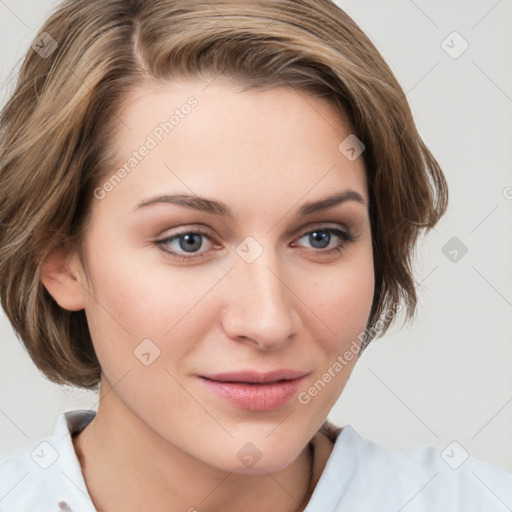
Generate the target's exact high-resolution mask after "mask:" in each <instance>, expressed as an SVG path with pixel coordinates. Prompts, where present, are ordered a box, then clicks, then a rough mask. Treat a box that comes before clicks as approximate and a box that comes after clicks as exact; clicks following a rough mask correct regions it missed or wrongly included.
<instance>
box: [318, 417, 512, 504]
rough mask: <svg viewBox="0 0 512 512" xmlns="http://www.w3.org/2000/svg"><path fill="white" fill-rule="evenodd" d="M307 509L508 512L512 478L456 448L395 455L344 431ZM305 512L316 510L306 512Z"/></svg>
mask: <svg viewBox="0 0 512 512" xmlns="http://www.w3.org/2000/svg"><path fill="white" fill-rule="evenodd" d="M315 501H316V503H315ZM311 504H312V506H313V507H315V506H316V505H317V504H318V506H319V507H320V508H318V512H319V511H320V510H322V512H325V511H332V512H345V511H353V510H357V511H358V512H366V511H368V512H370V511H374V510H388V509H389V510H401V511H402V512H408V511H414V512H423V511H425V512H436V511H439V512H440V511H443V512H452V511H453V512H491V511H493V512H499V511H506V510H508V511H510V507H512V474H511V473H509V472H508V471H506V470H505V469H502V468H500V467H498V466H494V465H492V464H488V463H486V462H483V461H481V460H479V459H477V458H475V457H472V456H470V455H469V454H468V453H467V452H466V451H465V450H464V448H463V447H462V446H461V445H460V444H458V443H452V444H450V445H448V446H447V447H434V446H414V447H411V448H408V449H404V450H395V449H391V448H386V447H384V446H381V445H379V444H377V443H375V442H373V441H370V440H368V439H364V438H362V437H361V436H360V435H359V434H358V433H357V432H356V431H355V430H354V429H353V428H352V427H351V426H350V425H347V426H345V427H343V429H342V430H341V432H339V435H338V437H337V439H336V442H335V445H334V448H333V451H332V453H331V457H330V458H329V460H328V462H327V465H326V467H325V469H324V472H323V474H322V477H321V478H320V481H319V482H318V485H317V488H316V489H315V492H314V494H313V497H312V500H311ZM308 512H317V509H315V508H309V507H308Z"/></svg>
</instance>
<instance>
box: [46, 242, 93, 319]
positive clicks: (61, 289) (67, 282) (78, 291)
mask: <svg viewBox="0 0 512 512" xmlns="http://www.w3.org/2000/svg"><path fill="white" fill-rule="evenodd" d="M41 281H42V283H43V285H44V287H45V288H46V290H47V291H48V293H49V294H50V295H51V296H52V297H53V298H54V300H55V301H56V302H57V304H58V305H59V306H60V307H61V308H64V309H67V310H69V311H79V310H81V309H84V308H85V301H84V290H83V288H82V284H81V283H80V281H79V275H78V269H77V265H76V260H75V259H74V258H71V257H70V255H69V253H68V252H67V251H66V250H65V249H63V248H61V247H56V248H54V249H53V250H52V251H51V252H50V253H49V254H48V256H47V257H46V259H45V261H44V263H43V265H42V266H41Z"/></svg>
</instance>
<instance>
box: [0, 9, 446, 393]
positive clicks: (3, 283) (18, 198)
mask: <svg viewBox="0 0 512 512" xmlns="http://www.w3.org/2000/svg"><path fill="white" fill-rule="evenodd" d="M39 40H41V41H40V43H39V45H36V44H34V45H33V48H35V49H29V51H28V53H27V54H26V56H25V58H24V61H23V63H22V66H21V68H20V71H19V75H18V81H17V84H16V87H15V89H14V92H13V94H12V96H11V97H10V98H9V100H8V102H7V103H6V105H5V107H4V109H3V110H2V113H1V115H0V190H1V201H0V246H1V247H0V295H1V303H2V307H3V308H4V310H5V312H6V314H7V316H8V318H9V320H10V322H11V324H12V326H13V329H14V331H15V333H16V335H17V336H18V337H19V338H20V339H21V341H22V342H23V344H24V345H25V347H26V349H27V351H28V353H29V355H30V357H31V358H32V360H33V361H34V363H35V364H36V366H37V367H38V368H39V370H40V371H41V372H42V373H43V375H44V376H45V377H46V378H48V379H49V380H50V381H52V382H56V383H58V384H70V385H73V386H78V387H82V388H87V389H95V388H97V387H98V385H99V381H100V376H101V367H100V364H99V362H98V359H97V357H96V354H95V351H94V348H93V344H92V340H91V337H90V332H89V329H88V325H87V321H86V317H85V312H84V311H83V310H81V311H67V310H64V309H63V308H61V307H60V306H59V305H58V304H57V303H56V301H55V300H54V299H53V298H52V297H51V295H50V294H49V293H48V291H47V290H46V289H45V287H44V286H43V284H42V282H41V278H40V269H41V265H42V263H43V262H44V259H45V257H46V256H47V255H48V253H49V252H50V251H51V250H52V249H53V248H55V247H58V246H62V247H65V248H67V249H69V250H78V249H79V248H81V247H82V246H81V243H82V241H83V235H84V232H85V228H84V226H85V224H86V220H87V218H88V214H89V212H90V209H91V205H92V200H93V191H94V188H95V187H96V186H97V184H98V183H99V182H100V180H101V179H102V178H104V177H105V176H106V175H108V174H109V173H112V169H114V168H116V167H115V166H116V165H118V162H116V153H115V147H114V145H113V134H114V133H115V127H116V122H118V121H117V119H116V113H117V112H118V111H119V110H120V109H121V108H122V106H123V105H124V104H125V102H126V101H128V100H129V97H130V93H131V92H132V91H133V90H135V89H136V88H137V87H139V86H140V85H141V84H145V83H148V84H155V83H156V84H165V83H168V82H169V81H172V80H173V79H175V78H176V79H178V78H190V79H195V78H197V79H203V78H213V77H216V76H218V75H222V77H224V78H227V79H228V80H230V81H231V82H232V83H233V84H238V85H240V86H244V87H245V89H244V90H246V89H265V88H266V89H272V88H274V87H277V86H285V87H291V88H293V89H295V90H297V91H304V92H306V93H310V94H312V95H314V96H315V97H318V98H323V99H325V100H327V101H330V102H331V104H332V105H333V107H334V108H336V109H337V110H339V112H341V113H342V114H343V115H344V118H345V119H346V120H347V121H348V123H349V126H350V128H351V130H352V132H353V134H354V135H355V136H356V137H357V138H358V139H359V140H360V141H362V142H363V144H364V152H363V154H362V158H363V159H364V164H365V169H366V175H367V183H368V194H369V214H370V225H371V230H372V249H373V254H374V271H375V291H374V296H373V302H372V305H371V310H370V315H369V318H368V323H367V331H368V333H370V334H369V335H368V336H366V338H365V339H364V340H363V342H362V344H361V351H362V350H363V349H364V348H365V347H366V346H367V344H368V343H369V341H371V340H372V339H373V338H374V337H375V334H376V333H378V335H379V336H381V335H382V334H384V333H385V332H386V331H387V329H388V327H389V326H390V325H391V323H392V322H393V321H394V319H395V316H394V315H393V314H391V315H388V314H387V312H389V311H391V310H393V309H394V310H396V309H397V304H404V305H405V306H406V308H405V312H406V315H405V318H406V319H407V320H412V318H413V316H414V314H415V309H416V305H417V295H416V285H415V281H414V276H413V268H412V264H413V251H414V248H415V245H416V242H417V239H418V236H419V234H420V233H421V232H422V230H426V231H428V230H430V229H431V228H432V227H433V226H434V225H435V224H436V223H437V221H438V220H439V218H440V217H441V216H442V215H443V214H444V212H445V210H446V207H447V201H448V191H447V184H446V180H445V177H444V176H443V173H442V170H441V169H440V167H439V165H438V163H437V161H436V160H435V158H434V157H433V155H432V154H431V153H430V151H429V150H428V148H427V147H426V145H425V144H424V142H423V141H422V139H421V137H420V135H419V134H418V131H417V129H416V127H415V123H414V120H413V117H412V113H411V110H410V107H409V105H408V102H407V99H406V96H405V94H404V92H403V90H402V88H401V87H400V85H399V83H398V81H397V80H396V78H395V77H394V75H393V72H392V71H391V70H390V68H389V67H388V65H387V64H386V63H385V61H384V59H383V58H382V56H381V55H380V53H379V52H378V50H377V49H376V48H375V46H374V45H373V44H372V42H371V41H370V39H369V38H368V37H367V36H366V35H365V34H364V33H363V31H362V30H361V29H360V28H359V27H358V25H357V24H356V23H355V22H354V21H353V20H352V19H351V18H350V17H349V16H348V15H347V14H346V13H345V12H344V11H343V10H342V9H340V8H339V7H338V6H337V5H336V4H335V3H333V2H332V1H330V0H251V1H243V0H210V1H208V2H204V1H200V0H160V1H158V0H131V1H127V0H66V1H64V2H63V3H61V4H60V5H59V6H57V7H56V9H55V10H54V11H53V13H52V14H51V16H50V17H49V18H48V19H47V21H46V22H45V23H44V25H43V27H42V29H41V31H40V33H39V36H38V37H37V38H36V41H39ZM44 52H46V53H44ZM341 142H342V141H341V140H340V143H341ZM79 254H80V253H79ZM377 322H380V324H379V325H380V326H379V328H378V329H376V328H375V326H376V324H377Z"/></svg>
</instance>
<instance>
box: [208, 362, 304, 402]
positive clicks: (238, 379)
mask: <svg viewBox="0 0 512 512" xmlns="http://www.w3.org/2000/svg"><path fill="white" fill-rule="evenodd" d="M307 375H308V372H304V371H297V370H276V371H271V372H267V373H260V372H255V371H241V372H232V373H217V374H208V375H199V378H200V379H201V381H202V382H203V383H204V384H205V385H206V387H207V388H208V389H209V390H210V391H211V392H213V393H214V394H215V395H217V397H220V398H222V399H224V400H226V401H228V402H229V403H230V404H232V405H235V406H236V407H238V408H242V409H245V410H248V411H272V410H275V409H279V408H281V407H284V406H285V405H287V404H288V403H289V402H290V401H291V400H292V398H293V397H294V395H295V394H296V393H297V391H298V388H299V385H300V383H301V382H302V381H303V379H304V378H305V377H306V376H307Z"/></svg>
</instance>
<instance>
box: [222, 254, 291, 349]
mask: <svg viewBox="0 0 512 512" xmlns="http://www.w3.org/2000/svg"><path fill="white" fill-rule="evenodd" d="M266 252H267V251H265V252H264V253H263V254H262V255H261V256H260V257H259V258H258V259H257V260H256V261H254V262H252V263H247V262H245V261H243V260H242V259H238V261H236V262H235V266H234V268H233V269H232V271H231V272H230V273H229V279H228V280H227V282H226V283H225V286H226V288H225V290H224V292H225V295H223V296H224V301H223V304H222V307H223V308H224V310H226V313H223V327H224V331H225V332H226V334H227V335H228V336H230V337H231V338H232V339H235V340H237V341H240V342H245V343H250V344H253V345H255V346H257V347H258V348H259V349H261V350H276V349H279V348H282V347H284V346H285V345H286V344H287V343H289V342H290V340H291V338H292V336H293V335H294V334H295V333H296V331H297V327H298V322H299V317H298V313H297V311H296V307H295V304H296V301H297V297H296V295H295V294H294V292H293V289H292V286H290V284H289V283H288V282H286V280H285V278H284V275H283V273H282V272H280V271H279V270H278V269H279V266H278V264H277V263H276V260H275V259H273V258H272V261H271V258H270V257H268V256H266Z"/></svg>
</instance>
